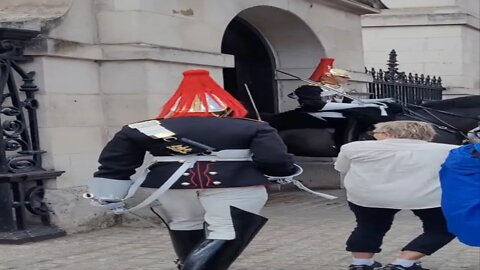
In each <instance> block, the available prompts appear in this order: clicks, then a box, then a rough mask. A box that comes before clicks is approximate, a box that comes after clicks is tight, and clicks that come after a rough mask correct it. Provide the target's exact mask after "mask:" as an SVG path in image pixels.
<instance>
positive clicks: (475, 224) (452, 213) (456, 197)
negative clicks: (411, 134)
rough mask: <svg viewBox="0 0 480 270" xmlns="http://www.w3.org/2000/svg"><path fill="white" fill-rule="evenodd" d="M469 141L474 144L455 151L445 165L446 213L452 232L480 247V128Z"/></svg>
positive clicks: (444, 194)
mask: <svg viewBox="0 0 480 270" xmlns="http://www.w3.org/2000/svg"><path fill="white" fill-rule="evenodd" d="M468 137H469V142H470V144H467V145H464V146H461V147H459V148H456V149H453V150H451V151H450V154H449V155H448V157H447V159H446V161H445V163H444V164H443V165H442V169H441V171H440V181H441V186H442V209H443V212H444V215H445V218H446V220H447V225H448V229H449V231H450V232H451V233H452V234H454V235H456V236H457V237H458V240H460V242H462V243H464V244H466V245H469V246H474V247H480V127H478V128H476V129H474V130H472V131H470V132H469V134H468Z"/></svg>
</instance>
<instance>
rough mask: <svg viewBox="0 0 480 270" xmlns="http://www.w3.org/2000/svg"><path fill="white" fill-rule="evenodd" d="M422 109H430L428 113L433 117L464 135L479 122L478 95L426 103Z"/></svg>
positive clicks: (479, 101) (479, 106)
mask: <svg viewBox="0 0 480 270" xmlns="http://www.w3.org/2000/svg"><path fill="white" fill-rule="evenodd" d="M423 107H425V108H427V109H431V111H430V113H433V115H434V116H436V117H438V118H440V119H442V120H443V121H445V122H447V123H448V124H450V125H452V126H454V127H455V128H457V129H458V130H460V131H462V132H465V133H467V132H468V131H469V130H471V129H473V128H475V127H477V126H478V121H480V95H476V96H466V97H460V98H452V99H447V100H439V101H432V102H427V103H425V104H423ZM418 111H419V112H420V111H421V110H418ZM422 114H425V113H422ZM431 118H433V119H432V120H435V119H434V117H431ZM437 123H438V121H437Z"/></svg>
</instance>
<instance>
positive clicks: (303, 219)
mask: <svg viewBox="0 0 480 270" xmlns="http://www.w3.org/2000/svg"><path fill="white" fill-rule="evenodd" d="M332 192H333V193H337V194H340V195H343V194H342V191H332ZM264 214H265V215H266V216H268V217H270V221H269V222H268V223H267V226H266V227H265V228H264V229H263V230H262V232H261V233H260V234H259V235H258V237H257V238H256V239H255V240H254V242H252V245H251V246H250V247H249V248H247V250H245V252H244V254H243V255H242V256H241V257H240V258H239V259H238V260H237V262H236V263H235V264H234V265H233V266H232V267H231V270H267V269H268V270H342V269H346V265H348V264H349V263H350V257H349V255H348V254H347V253H346V252H344V241H345V238H346V237H347V235H348V234H349V232H350V231H351V229H352V226H353V218H352V215H351V214H350V212H349V211H348V209H347V207H346V205H345V200H344V199H340V200H338V201H337V202H330V201H326V200H323V199H318V198H317V197H313V196H311V195H309V194H307V193H303V192H282V193H275V194H273V195H272V196H271V200H270V203H269V205H268V207H267V208H266V209H265V211H264ZM419 232H420V223H419V222H418V221H417V220H416V218H415V217H414V216H413V215H411V214H410V213H408V212H405V213H400V214H399V215H398V217H397V220H396V223H395V225H394V228H393V229H392V231H391V232H390V233H389V234H388V235H387V238H386V240H385V245H384V252H383V253H382V254H381V255H380V256H379V257H378V259H379V260H380V261H382V262H388V261H390V260H392V259H394V258H395V256H396V254H397V252H398V250H399V248H400V247H401V246H402V245H403V244H405V243H407V242H408V241H409V240H410V239H411V238H412V237H413V236H415V235H416V234H418V233H419ZM173 259H174V255H173V253H172V252H171V250H170V241H169V239H168V235H167V232H166V231H165V230H161V229H158V228H131V227H116V228H111V229H105V230H100V231H95V232H91V233H84V234H77V235H70V236H67V237H63V238H59V239H56V240H50V241H45V242H40V243H33V244H25V245H21V246H9V245H0V262H1V263H0V269H2V270H5V269H25V270H27V269H28V270H50V269H54V270H59V269H62V270H85V269H92V270H107V269H108V270H110V269H115V270H126V269H145V270H154V269H155V270H170V269H171V270H173V269H175V268H174V267H173V264H172V261H173ZM424 266H425V267H428V268H430V269H432V270H480V250H479V249H474V248H469V247H466V246H464V245H462V244H460V243H459V242H457V241H455V242H453V243H451V244H449V245H448V246H447V247H445V248H444V249H442V250H441V251H439V252H438V253H437V254H434V255H433V256H432V257H430V258H427V259H425V260H424ZM212 270H213V269H212Z"/></svg>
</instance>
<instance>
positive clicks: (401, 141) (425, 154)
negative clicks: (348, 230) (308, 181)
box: [335, 121, 458, 270]
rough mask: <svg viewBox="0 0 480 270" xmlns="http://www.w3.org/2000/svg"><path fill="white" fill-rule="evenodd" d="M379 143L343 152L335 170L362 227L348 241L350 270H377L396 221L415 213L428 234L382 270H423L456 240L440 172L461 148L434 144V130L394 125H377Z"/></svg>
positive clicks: (417, 125)
mask: <svg viewBox="0 0 480 270" xmlns="http://www.w3.org/2000/svg"><path fill="white" fill-rule="evenodd" d="M373 136H374V137H375V139H376V141H359V142H353V143H349V144H346V145H344V146H342V148H341V150H340V153H339V155H338V158H337V161H336V163H335V169H336V170H337V171H340V172H341V173H343V174H345V189H346V190H347V199H348V203H349V206H350V209H351V210H352V212H353V213H354V214H355V217H356V221H357V227H356V228H355V229H354V231H353V232H352V234H351V235H350V237H349V239H348V240H347V251H350V252H352V255H353V263H352V264H351V265H350V267H349V269H350V270H373V269H378V268H377V267H379V266H380V265H379V264H378V263H376V262H375V261H374V260H373V256H374V254H375V253H378V252H380V251H381V249H380V247H381V244H382V241H383V237H384V236H385V234H386V233H387V232H388V230H389V229H390V227H391V225H392V222H393V219H394V216H395V214H396V213H398V212H399V211H400V210H402V209H408V210H412V211H413V213H414V214H415V215H416V216H418V217H419V218H420V219H421V221H422V223H423V229H424V232H423V234H421V235H419V236H418V237H417V238H415V239H414V240H412V241H411V242H410V243H409V244H407V245H406V246H405V247H404V248H403V249H402V253H401V255H400V257H399V258H398V259H396V260H395V261H394V262H393V263H391V264H388V265H387V266H385V267H383V268H380V269H388V270H405V269H408V270H422V269H426V268H422V266H420V264H419V263H418V262H417V260H418V259H420V258H422V257H424V256H425V255H431V254H432V253H434V252H436V251H437V250H439V249H440V248H442V247H443V246H445V245H446V244H448V243H449V242H450V241H451V240H453V239H454V238H455V237H454V235H452V234H451V233H449V232H448V230H447V226H446V222H445V217H444V216H443V214H442V211H441V208H440V205H441V189H440V181H439V170H440V166H441V164H442V163H443V162H444V161H445V158H446V157H447V155H448V153H449V151H450V150H451V149H453V148H456V147H458V146H456V145H448V144H439V143H431V142H429V141H431V140H432V139H433V137H434V136H435V131H434V129H433V127H432V126H431V124H428V123H424V122H418V121H393V122H385V123H379V124H376V125H375V130H374V131H373Z"/></svg>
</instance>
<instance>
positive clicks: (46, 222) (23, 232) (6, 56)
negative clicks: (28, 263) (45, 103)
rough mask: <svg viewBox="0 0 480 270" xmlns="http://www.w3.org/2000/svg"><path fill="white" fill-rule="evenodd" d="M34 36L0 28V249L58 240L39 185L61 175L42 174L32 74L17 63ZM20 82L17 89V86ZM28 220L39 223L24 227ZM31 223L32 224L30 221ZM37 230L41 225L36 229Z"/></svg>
mask: <svg viewBox="0 0 480 270" xmlns="http://www.w3.org/2000/svg"><path fill="white" fill-rule="evenodd" d="M38 34H39V32H37V31H30V30H22V29H11V28H0V243H22V242H28V241H35V240H41V239H47V238H52V237H56V236H60V235H64V232H63V231H61V230H59V229H57V228H55V227H53V226H51V225H50V216H49V211H48V209H47V206H46V204H45V203H44V201H43V197H44V193H45V190H44V181H45V180H49V179H55V178H56V177H58V176H60V175H61V174H62V173H63V172H61V171H52V170H45V169H44V168H43V167H42V154H44V153H45V151H43V150H41V149H40V139H39V133H38V120H37V109H38V106H39V103H38V101H37V99H36V98H35V92H37V91H38V90H39V89H38V87H37V86H36V85H35V83H34V79H33V77H34V76H35V72H33V71H32V72H27V71H25V70H24V69H23V68H22V67H21V63H24V62H27V61H31V60H32V59H31V58H30V57H27V56H25V55H24V54H23V50H24V47H25V44H26V41H28V40H30V39H32V38H34V37H35V36H37V35H38ZM18 81H21V85H20V86H19V87H18V86H17V82H18ZM29 216H31V217H38V218H39V219H40V222H29ZM30 219H32V218H30ZM40 224H41V225H40Z"/></svg>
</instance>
